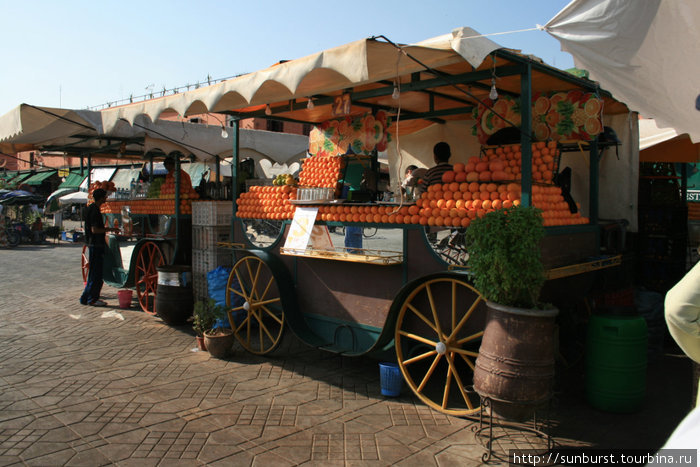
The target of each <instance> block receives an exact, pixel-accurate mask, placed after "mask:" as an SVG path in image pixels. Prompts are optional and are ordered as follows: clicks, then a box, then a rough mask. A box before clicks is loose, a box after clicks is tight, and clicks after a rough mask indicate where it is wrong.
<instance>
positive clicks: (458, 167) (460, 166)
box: [452, 162, 464, 172]
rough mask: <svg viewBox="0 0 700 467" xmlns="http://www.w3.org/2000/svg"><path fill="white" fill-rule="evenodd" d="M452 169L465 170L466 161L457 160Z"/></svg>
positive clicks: (456, 170)
mask: <svg viewBox="0 0 700 467" xmlns="http://www.w3.org/2000/svg"><path fill="white" fill-rule="evenodd" d="M452 170H454V171H455V172H464V163H463V162H457V163H455V164H454V165H453V166H452Z"/></svg>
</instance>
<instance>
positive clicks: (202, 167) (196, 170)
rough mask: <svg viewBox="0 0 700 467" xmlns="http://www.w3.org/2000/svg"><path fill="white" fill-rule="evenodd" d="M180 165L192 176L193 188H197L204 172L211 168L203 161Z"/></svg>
mask: <svg viewBox="0 0 700 467" xmlns="http://www.w3.org/2000/svg"><path fill="white" fill-rule="evenodd" d="M180 167H182V169H183V170H184V171H185V172H187V174H188V175H189V176H190V179H191V180H192V188H197V187H198V186H199V182H201V181H202V174H203V173H205V172H206V171H208V170H209V166H208V165H207V164H205V163H203V162H192V163H190V164H182V165H181V166H180Z"/></svg>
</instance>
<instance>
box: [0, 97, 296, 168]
mask: <svg viewBox="0 0 700 467" xmlns="http://www.w3.org/2000/svg"><path fill="white" fill-rule="evenodd" d="M104 116H105V114H104V113H102V112H96V111H90V110H69V109H58V108H51V107H37V106H33V105H29V104H22V105H19V106H17V107H16V108H15V109H13V110H12V111H10V112H8V113H7V114H5V115H2V116H0V151H2V152H5V153H8V154H14V153H16V152H20V151H31V150H45V151H58V152H60V151H68V152H70V153H71V154H80V153H88V152H89V153H91V154H93V155H98V156H101V157H110V158H115V159H116V158H119V157H121V156H120V154H121V155H122V156H124V157H125V158H137V159H141V158H142V157H143V155H144V154H147V153H148V152H162V153H164V154H170V153H172V152H175V151H177V152H180V153H182V154H183V155H185V156H189V155H190V154H191V155H193V156H194V157H195V158H196V159H197V160H200V161H213V160H214V158H215V157H216V156H219V157H220V158H225V157H229V156H230V155H231V154H232V152H233V131H232V129H231V128H228V129H227V136H226V137H225V138H223V137H222V128H221V126H218V125H202V124H196V123H189V122H177V121H168V120H158V121H156V122H152V121H151V120H150V119H148V118H145V117H143V116H140V117H138V118H137V119H136V120H135V121H133V122H131V123H128V122H126V121H124V120H119V121H117V122H116V123H115V125H114V126H112V127H111V129H110V130H109V131H105V130H104V124H103V117H104ZM122 142H123V143H124V144H123V145H122V144H121V143H122ZM239 145H240V147H241V148H242V149H251V150H254V151H256V152H257V153H260V154H263V155H264V156H266V157H268V158H270V159H272V160H274V161H276V162H285V161H287V160H289V159H290V158H292V157H294V156H296V155H298V154H299V153H301V152H303V151H304V150H305V149H306V148H308V137H306V136H303V135H292V134H287V133H277V132H271V131H263V130H252V129H241V130H240V131H239Z"/></svg>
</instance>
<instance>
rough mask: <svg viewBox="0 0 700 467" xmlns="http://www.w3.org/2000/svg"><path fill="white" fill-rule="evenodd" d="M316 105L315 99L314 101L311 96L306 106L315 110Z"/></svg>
mask: <svg viewBox="0 0 700 467" xmlns="http://www.w3.org/2000/svg"><path fill="white" fill-rule="evenodd" d="M314 107H316V106H315V105H314V101H313V99H311V98H310V97H309V100H308V102H307V103H306V108H307V109H309V110H313V108H314Z"/></svg>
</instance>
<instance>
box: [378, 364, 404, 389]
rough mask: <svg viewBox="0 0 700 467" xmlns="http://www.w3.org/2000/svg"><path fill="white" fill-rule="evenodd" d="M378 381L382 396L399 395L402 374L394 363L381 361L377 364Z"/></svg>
mask: <svg viewBox="0 0 700 467" xmlns="http://www.w3.org/2000/svg"><path fill="white" fill-rule="evenodd" d="M379 382H380V384H381V388H382V395H383V396H390V397H398V396H400V395H401V385H402V384H403V376H402V375H401V370H399V365H398V364H396V363H387V362H382V363H380V364H379Z"/></svg>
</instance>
